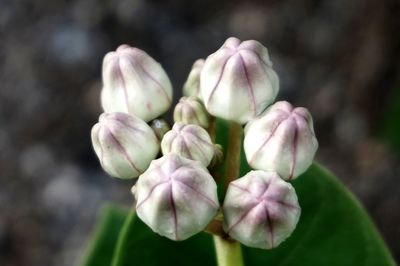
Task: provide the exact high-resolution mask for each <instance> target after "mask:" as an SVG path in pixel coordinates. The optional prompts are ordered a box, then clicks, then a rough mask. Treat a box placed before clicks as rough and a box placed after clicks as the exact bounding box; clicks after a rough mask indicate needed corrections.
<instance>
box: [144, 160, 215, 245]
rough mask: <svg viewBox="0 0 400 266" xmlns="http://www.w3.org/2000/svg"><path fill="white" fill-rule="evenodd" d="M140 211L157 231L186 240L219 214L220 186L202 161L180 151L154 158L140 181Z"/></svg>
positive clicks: (173, 237)
mask: <svg viewBox="0 0 400 266" xmlns="http://www.w3.org/2000/svg"><path fill="white" fill-rule="evenodd" d="M136 197H137V205H136V212H137V215H138V216H139V218H140V219H142V221H143V222H144V223H146V224H147V225H148V226H149V227H150V228H151V229H152V230H153V231H155V232H156V233H158V234H160V235H162V236H165V237H168V238H169V239H172V240H185V239H187V238H189V237H191V236H193V235H195V234H197V233H199V232H200V231H202V230H203V229H204V228H205V227H206V226H207V224H208V223H209V222H210V221H211V220H212V219H213V218H214V216H215V215H216V214H217V211H218V208H219V203H218V198H217V185H216V184H215V181H214V179H213V178H212V176H211V175H210V174H209V173H208V171H207V169H206V168H205V167H204V166H202V165H201V164H200V163H199V162H196V161H193V160H189V159H186V158H183V157H181V156H179V155H177V154H173V153H171V154H167V155H164V156H163V157H161V158H160V159H158V160H154V161H152V163H151V164H150V167H149V169H147V171H146V172H144V173H143V174H142V175H141V176H140V177H139V179H138V182H137V183H136Z"/></svg>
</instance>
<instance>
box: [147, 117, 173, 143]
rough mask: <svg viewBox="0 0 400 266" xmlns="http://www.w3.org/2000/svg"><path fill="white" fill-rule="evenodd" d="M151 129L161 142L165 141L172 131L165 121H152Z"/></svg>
mask: <svg viewBox="0 0 400 266" xmlns="http://www.w3.org/2000/svg"><path fill="white" fill-rule="evenodd" d="M150 127H151V128H152V129H153V131H154V133H155V134H156V136H157V139H158V140H159V141H161V140H162V139H163V137H164V135H165V133H167V132H168V131H170V130H171V127H170V126H169V124H168V123H167V121H165V120H164V119H154V120H153V121H151V123H150Z"/></svg>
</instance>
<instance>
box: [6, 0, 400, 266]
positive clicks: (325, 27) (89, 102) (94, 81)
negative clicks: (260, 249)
mask: <svg viewBox="0 0 400 266" xmlns="http://www.w3.org/2000/svg"><path fill="white" fill-rule="evenodd" d="M399 30H400V5H399V2H398V1H397V0H387V1H374V0H352V1H349V0H335V1H330V0H324V1H315V0H296V1H295V0H281V1H277V0H276V1H254V2H249V1H232V0H223V1H211V0H205V1H178V0H175V1H145V0H133V1H127V0H125V1H124V0H122V1H116V0H111V1H106V0H102V1H96V0H80V1H66V0H65V1H54V0H36V1H34V0H32V1H21V0H0V264H1V265H2V266H19V265H31V266H35V265H40V266H42V265H58V266H60V265H75V264H76V263H77V260H78V258H79V256H80V254H81V251H82V247H83V245H84V243H85V241H86V239H87V237H88V234H89V232H90V230H91V229H92V227H93V225H94V223H95V218H96V213H97V210H98V208H99V206H101V205H102V204H103V203H104V202H106V201H113V202H116V203H119V204H121V205H125V206H129V205H130V204H131V202H132V199H131V196H130V192H129V189H130V186H131V184H132V182H127V181H119V180H115V179H112V178H109V177H107V176H106V175H105V174H104V173H103V172H102V170H101V169H100V167H99V163H98V161H97V158H96V157H95V155H94V153H93V151H92V149H91V143H90V135H89V132H90V128H91V126H92V125H93V124H94V123H95V122H96V120H97V117H98V115H99V113H100V112H101V108H100V105H99V92H100V89H101V61H102V57H103V56H104V54H105V53H106V52H107V51H109V50H113V49H115V48H116V47H117V46H118V45H119V44H122V43H128V44H130V45H133V46H137V47H139V48H142V49H144V50H146V51H147V52H148V53H149V54H150V55H152V56H153V57H154V58H155V59H156V60H158V61H160V62H161V63H162V65H163V66H164V68H165V69H166V71H167V73H168V74H169V75H170V78H171V80H172V82H173V84H174V88H175V101H176V100H177V99H178V98H179V96H180V95H181V87H182V84H183V82H184V81H185V79H186V76H187V74H188V73H189V70H190V67H191V64H192V62H193V61H194V60H195V59H197V58H200V57H206V56H207V55H208V54H210V53H212V52H214V51H215V50H216V49H218V48H219V47H220V46H221V45H222V43H223V42H224V40H225V39H226V38H227V37H229V36H237V37H239V38H241V39H250V38H251V39H257V40H259V41H261V42H262V43H263V44H265V45H266V46H267V47H268V48H269V51H270V53H271V56H272V61H273V62H274V66H275V69H276V71H277V72H278V74H279V76H280V79H281V91H280V98H285V99H288V100H290V101H292V102H293V103H294V104H296V105H301V106H305V107H307V108H309V109H310V111H311V112H312V114H313V116H314V119H315V127H316V132H317V136H318V138H319V141H320V149H319V152H318V155H317V160H318V161H320V162H322V163H323V164H324V165H326V166H327V167H329V168H330V169H331V170H332V171H333V172H334V173H336V174H337V175H338V176H339V177H340V178H341V180H342V181H343V182H344V183H345V184H346V185H347V186H348V187H349V188H350V189H351V190H352V191H353V192H354V193H355V194H356V195H357V196H358V197H359V198H360V199H361V201H362V202H363V203H364V205H365V206H366V208H367V209H368V211H369V213H370V214H371V216H372V217H373V219H374V221H375V222H376V224H377V225H378V227H379V229H380V231H381V232H382V233H383V236H384V238H385V240H386V241H387V242H388V244H389V245H390V248H391V250H392V252H393V253H394V254H395V256H396V257H397V259H399V258H400V246H399V245H398V244H399V243H400V227H399V224H400V208H399V203H400V186H399V185H398V184H399V181H400V126H399V125H400V93H399V87H400V56H399V54H400V35H399ZM338 215H340V213H338Z"/></svg>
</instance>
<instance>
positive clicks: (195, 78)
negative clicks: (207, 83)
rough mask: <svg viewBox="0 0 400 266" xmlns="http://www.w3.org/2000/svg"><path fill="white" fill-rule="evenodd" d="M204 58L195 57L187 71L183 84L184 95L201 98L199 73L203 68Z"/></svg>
mask: <svg viewBox="0 0 400 266" xmlns="http://www.w3.org/2000/svg"><path fill="white" fill-rule="evenodd" d="M203 65H204V59H197V60H196V61H195V62H194V64H193V66H192V70H191V71H190V73H189V76H188V78H187V80H186V82H185V84H184V85H183V94H184V95H185V96H194V97H197V98H200V99H201V95H200V73H201V70H202V69H203Z"/></svg>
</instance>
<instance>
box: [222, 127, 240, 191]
mask: <svg viewBox="0 0 400 266" xmlns="http://www.w3.org/2000/svg"><path fill="white" fill-rule="evenodd" d="M242 133H243V128H242V126H241V125H240V124H238V123H235V122H229V139H228V148H227V151H226V172H225V186H224V187H225V191H226V189H227V188H228V185H229V183H230V182H231V181H233V180H235V179H236V178H239V172H240V148H241V142H242Z"/></svg>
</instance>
